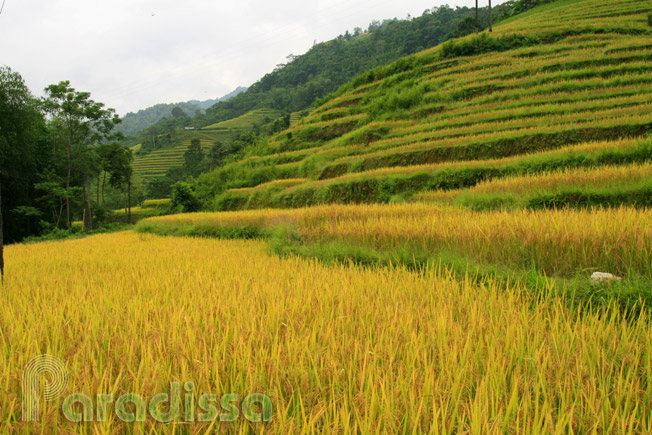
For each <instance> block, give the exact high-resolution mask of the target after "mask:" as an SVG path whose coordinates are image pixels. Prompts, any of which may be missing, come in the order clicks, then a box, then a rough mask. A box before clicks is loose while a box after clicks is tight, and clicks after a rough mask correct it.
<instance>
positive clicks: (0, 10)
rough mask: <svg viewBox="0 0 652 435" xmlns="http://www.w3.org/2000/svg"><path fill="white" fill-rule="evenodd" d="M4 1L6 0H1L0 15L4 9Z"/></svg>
mask: <svg viewBox="0 0 652 435" xmlns="http://www.w3.org/2000/svg"><path fill="white" fill-rule="evenodd" d="M5 1H7V0H2V7H0V15H2V11H3V10H4V9H5Z"/></svg>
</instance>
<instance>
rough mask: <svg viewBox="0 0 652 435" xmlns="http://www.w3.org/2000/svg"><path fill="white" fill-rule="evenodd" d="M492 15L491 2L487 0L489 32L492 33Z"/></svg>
mask: <svg viewBox="0 0 652 435" xmlns="http://www.w3.org/2000/svg"><path fill="white" fill-rule="evenodd" d="M493 21H494V20H493V15H492V14H491V0H489V31H490V32H493V31H494V29H493V24H494V23H493Z"/></svg>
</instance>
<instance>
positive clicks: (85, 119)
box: [44, 81, 121, 228]
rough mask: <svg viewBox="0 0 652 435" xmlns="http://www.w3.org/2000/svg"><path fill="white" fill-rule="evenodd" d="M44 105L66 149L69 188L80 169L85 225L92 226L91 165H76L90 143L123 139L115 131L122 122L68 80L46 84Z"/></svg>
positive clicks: (68, 219) (66, 178)
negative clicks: (72, 85)
mask: <svg viewBox="0 0 652 435" xmlns="http://www.w3.org/2000/svg"><path fill="white" fill-rule="evenodd" d="M45 93H46V97H45V99H44V107H45V108H46V110H47V112H48V113H49V114H50V116H51V119H50V126H51V128H52V129H53V130H54V131H56V136H55V137H56V138H57V141H58V142H59V143H60V144H61V145H63V147H64V149H65V153H66V176H65V181H66V187H65V188H66V190H69V189H70V188H71V187H73V181H74V180H73V170H75V171H76V172H77V173H76V174H75V175H76V178H77V180H76V182H77V183H78V184H79V185H81V186H82V189H83V192H84V196H85V198H84V216H85V217H87V220H85V223H84V224H85V227H87V228H88V227H89V226H91V227H92V218H91V216H92V210H91V201H90V191H89V190H90V188H89V185H90V179H91V176H92V175H93V173H92V172H91V166H92V165H77V164H75V163H76V162H77V161H78V159H80V158H83V157H84V155H85V152H86V151H87V148H88V147H89V146H90V145H93V144H97V143H100V142H101V141H104V140H115V139H120V138H121V135H120V134H113V133H112V130H113V128H114V127H115V126H116V125H117V124H118V123H120V118H119V117H118V116H117V115H116V114H115V110H114V109H105V108H104V104H103V103H99V102H95V101H93V100H92V99H91V95H90V93H88V92H78V91H76V90H75V89H74V88H72V87H71V86H70V82H69V81H62V82H60V83H59V84H56V85H50V86H48V87H47V88H45ZM65 217H66V220H65V222H66V227H67V228H70V199H69V198H68V197H66V200H65Z"/></svg>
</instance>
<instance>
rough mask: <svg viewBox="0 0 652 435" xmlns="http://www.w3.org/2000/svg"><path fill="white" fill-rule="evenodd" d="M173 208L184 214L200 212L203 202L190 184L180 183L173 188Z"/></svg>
mask: <svg viewBox="0 0 652 435" xmlns="http://www.w3.org/2000/svg"><path fill="white" fill-rule="evenodd" d="M172 207H173V208H175V209H177V210H179V211H181V212H184V213H192V212H195V211H199V209H200V208H201V202H200V201H199V200H198V199H197V197H196V196H195V192H194V191H193V189H192V186H191V185H190V184H188V183H186V182H185V181H179V182H178V183H176V184H175V185H174V186H172Z"/></svg>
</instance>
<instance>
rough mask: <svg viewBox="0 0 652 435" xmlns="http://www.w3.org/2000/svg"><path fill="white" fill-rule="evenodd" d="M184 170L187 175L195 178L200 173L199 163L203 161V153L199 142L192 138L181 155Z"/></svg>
mask: <svg viewBox="0 0 652 435" xmlns="http://www.w3.org/2000/svg"><path fill="white" fill-rule="evenodd" d="M183 160H184V161H185V165H184V166H185V169H186V172H187V173H188V175H192V176H193V177H197V176H198V175H199V174H200V173H201V163H202V161H203V160H204V151H203V150H202V149H201V142H200V140H199V139H197V138H194V139H192V140H191V141H190V145H189V146H188V149H187V150H186V152H185V153H184V154H183Z"/></svg>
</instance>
